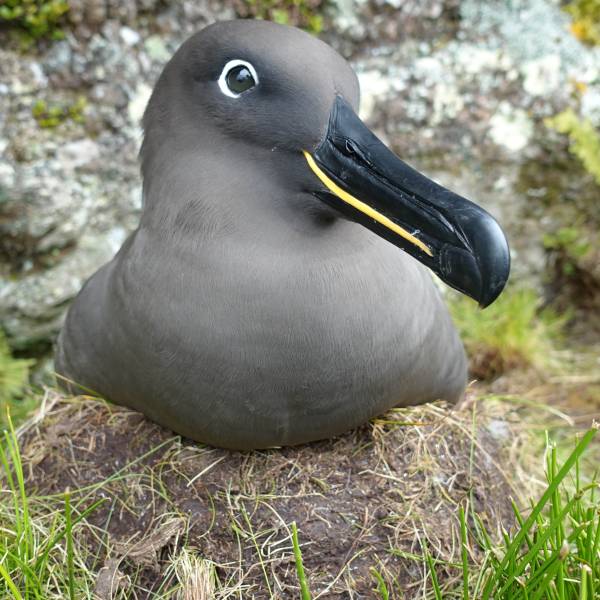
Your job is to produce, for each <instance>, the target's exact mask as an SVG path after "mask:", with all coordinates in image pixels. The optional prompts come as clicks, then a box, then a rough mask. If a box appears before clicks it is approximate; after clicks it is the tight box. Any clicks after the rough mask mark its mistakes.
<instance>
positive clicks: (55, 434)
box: [0, 393, 522, 600]
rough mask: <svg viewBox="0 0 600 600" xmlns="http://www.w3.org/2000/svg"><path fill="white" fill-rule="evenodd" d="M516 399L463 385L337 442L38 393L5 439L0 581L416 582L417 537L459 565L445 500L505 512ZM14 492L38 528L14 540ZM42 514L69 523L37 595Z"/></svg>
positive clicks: (83, 590) (362, 587)
mask: <svg viewBox="0 0 600 600" xmlns="http://www.w3.org/2000/svg"><path fill="white" fill-rule="evenodd" d="M511 410H512V409H511V408H509V407H507V406H506V405H505V404H502V403H498V402H494V401H490V402H486V403H483V404H481V405H479V403H478V402H477V401H475V400H472V402H471V403H470V404H467V405H466V406H465V407H464V408H463V409H461V410H451V409H449V407H446V406H444V405H429V406H423V407H414V408H408V409H402V410H400V409H398V410H395V411H391V412H390V413H388V414H387V415H386V416H385V417H384V418H381V419H376V420H375V421H373V422H372V423H371V424H369V425H367V426H365V427H363V428H361V429H359V430H357V431H354V432H351V433H349V434H347V435H345V436H341V437H340V438H338V439H336V440H329V441H324V442H320V443H316V444H310V445H306V446H300V447H297V448H285V449H279V450H270V451H262V452H250V453H242V452H229V451H224V450H217V449H214V448H209V447H204V446H201V445H197V444H190V443H188V442H186V441H185V440H181V439H180V438H179V437H178V436H173V435H172V434H171V433H170V432H168V431H165V430H163V429H161V428H160V427H158V426H157V425H155V424H153V423H150V422H148V421H146V420H145V419H143V418H141V416H140V415H138V414H137V413H133V412H131V411H128V410H125V409H122V408H118V407H112V406H109V405H107V404H106V403H104V402H102V401H99V400H97V399H87V398H77V399H68V398H63V397H61V396H59V395H57V394H52V393H50V394H49V397H48V399H47V401H46V403H45V406H44V408H43V411H42V412H41V413H40V414H39V415H38V417H37V418H36V419H34V420H31V421H29V422H27V423H25V424H24V425H23V426H22V427H21V428H20V430H19V431H18V432H17V434H15V435H16V437H15V439H14V441H13V442H11V444H12V445H11V446H6V444H5V446H6V447H10V448H12V449H13V453H14V452H17V451H18V452H19V458H18V459H17V457H16V455H15V456H14V457H13V456H12V455H7V461H6V464H5V465H4V469H5V471H6V473H5V478H6V477H9V475H8V473H14V472H17V471H18V472H22V473H23V476H22V486H21V487H20V485H19V483H18V482H19V479H18V478H15V476H14V475H13V479H14V481H15V485H14V486H13V487H14V489H13V488H10V486H8V488H9V492H8V493H7V494H6V495H5V497H4V498H3V500H2V502H1V503H0V536H2V541H1V544H2V548H3V549H4V550H3V553H2V554H1V555H0V556H5V555H7V553H11V554H13V555H15V556H21V558H20V559H19V560H20V562H16V561H15V560H14V559H13V558H10V560H7V559H3V560H2V561H1V563H2V565H3V567H4V569H5V574H6V575H7V576H8V577H0V597H5V596H8V597H11V595H13V593H12V591H11V588H10V585H11V584H12V585H13V586H15V587H16V589H17V590H18V591H19V593H20V594H21V596H22V597H23V598H37V597H41V598H48V599H52V598H69V596H70V594H71V593H74V594H75V597H77V598H92V597H94V598H99V599H100V600H104V599H111V600H113V599H119V600H121V599H125V598H132V599H133V598H135V599H138V598H140V599H141V598H153V599H157V600H160V599H162V598H164V599H165V600H166V598H185V599H188V598H189V599H190V600H191V599H194V600H195V599H196V598H204V597H210V598H215V599H217V600H218V599H226V598H238V599H239V598H257V599H262V598H298V597H303V598H307V597H311V598H314V599H316V598H328V597H336V596H339V595H340V594H362V595H365V596H366V597H373V595H374V594H379V595H380V596H381V597H382V598H385V597H389V598H397V597H400V596H399V593H400V592H399V590H400V589H401V590H402V594H403V597H405V598H413V597H421V596H420V595H421V594H422V593H423V590H426V589H428V584H427V581H428V579H427V576H426V575H427V571H426V569H427V565H426V564H425V562H417V563H416V562H415V561H414V560H413V559H412V558H411V556H412V555H415V556H423V548H425V547H427V548H428V549H429V550H430V553H431V555H432V557H433V558H432V560H433V562H434V564H435V565H436V566H437V567H439V569H441V571H440V573H439V579H440V585H441V586H443V587H447V586H450V585H452V582H453V581H457V580H458V579H457V575H456V573H455V567H454V566H453V565H456V564H458V562H457V561H459V560H460V559H459V556H460V540H459V536H458V534H457V531H458V527H459V521H458V513H457V507H458V506H460V505H461V504H462V503H464V502H465V501H466V500H467V499H468V498H469V497H470V496H471V495H473V498H474V510H476V512H477V514H478V515H480V518H481V520H482V522H483V523H486V524H487V525H488V526H489V527H491V528H492V529H493V527H494V525H493V524H494V523H497V522H506V519H507V518H509V516H510V510H511V508H510V502H509V501H508V496H509V495H510V494H513V495H515V494H517V495H518V490H517V489H516V488H514V484H515V482H514V481H513V480H512V479H511V477H510V466H509V465H510V453H511V452H513V451H514V452H518V450H517V448H516V447H517V446H519V445H521V444H522V439H521V438H520V437H519V435H518V434H517V431H518V428H519V427H520V425H519V422H518V420H517V419H516V417H513V416H511V414H510V413H511ZM498 423H503V425H502V426H498ZM498 431H500V433H499V434H498V433H497V432H498ZM492 432H496V433H492ZM498 435H499V437H498ZM17 441H18V445H17ZM15 465H21V466H20V467H19V468H18V469H17V471H15ZM66 488H69V490H70V491H69V495H68V501H66V497H65V493H64V490H65V489H66ZM21 489H22V490H23V492H21ZM23 495H24V497H25V498H26V506H27V510H28V511H29V522H30V523H31V527H30V529H31V530H32V531H34V532H35V535H34V538H35V540H37V541H34V543H33V545H31V544H29V545H28V547H29V548H30V550H28V551H27V552H25V553H24V554H22V555H18V553H17V551H16V550H15V543H16V540H17V539H20V537H22V536H21V534H20V533H18V532H15V531H13V530H12V529H11V525H10V524H11V523H12V522H13V521H14V516H15V508H14V507H13V502H14V500H15V498H16V499H21V498H22V497H23ZM20 502H21V501H20ZM21 504H23V503H22V502H21ZM21 504H19V506H21ZM20 510H21V509H20ZM53 520H56V525H54V528H55V531H60V532H61V533H63V532H64V534H63V535H62V537H59V538H58V539H57V541H56V542H55V543H53V545H52V546H51V549H50V550H49V552H48V561H47V566H48V569H47V571H48V570H49V571H50V573H51V574H48V573H46V571H44V572H43V573H42V572H40V571H37V572H36V577H37V578H38V579H39V580H40V582H42V585H41V586H40V587H39V589H40V590H41V591H39V595H36V594H34V593H33V592H32V591H31V590H33V587H31V586H32V584H30V583H29V582H28V581H27V577H28V575H29V571H28V570H27V569H28V568H29V569H30V570H31V565H32V564H33V565H35V564H36V561H38V559H39V551H38V549H39V548H41V547H42V545H43V544H50V541H48V540H52V538H53V536H52V535H49V531H50V530H51V529H52V523H53ZM69 520H70V525H68V522H69ZM293 522H296V523H297V524H298V525H297V530H296V533H295V528H294V526H293V525H291V524H292V523H293ZM7 531H8V532H10V533H6V532H7ZM69 532H70V533H69ZM36 536H38V537H36ZM68 536H70V537H68ZM25 537H27V536H25ZM54 537H56V536H54ZM43 547H44V548H46V547H47V546H43ZM300 549H301V550H302V552H301V553H300ZM69 557H70V558H69ZM300 564H302V569H304V572H305V574H306V576H305V579H304V580H302V579H298V569H299V565H300ZM24 566H26V568H25V569H24ZM375 573H376V574H375ZM9 581H10V582H11V583H10V584H9V583H8V582H9ZM36 585H37V584H36ZM28 586H29V587H28ZM71 590H73V592H71ZM378 590H379V591H378ZM386 593H387V596H386V595H385V594H386ZM307 594H309V595H308V596H307Z"/></svg>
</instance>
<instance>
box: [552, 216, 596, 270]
mask: <svg viewBox="0 0 600 600" xmlns="http://www.w3.org/2000/svg"><path fill="white" fill-rule="evenodd" d="M543 243H544V248H545V249H546V250H547V251H555V252H560V253H562V254H563V255H564V257H565V260H564V262H563V270H564V275H573V274H574V272H575V270H576V267H577V265H578V264H579V263H580V262H581V261H582V260H584V259H586V258H587V257H588V256H589V255H590V253H591V252H592V249H593V245H592V241H591V240H590V239H589V235H588V232H586V231H585V230H584V229H583V228H582V227H581V226H576V225H571V226H566V227H560V228H559V229H557V230H556V231H553V232H551V233H547V234H545V235H544V237H543Z"/></svg>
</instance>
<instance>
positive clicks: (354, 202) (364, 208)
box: [302, 150, 433, 256]
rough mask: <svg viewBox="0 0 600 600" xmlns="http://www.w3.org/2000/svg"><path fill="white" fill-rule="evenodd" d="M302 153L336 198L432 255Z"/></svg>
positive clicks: (416, 239) (409, 234) (410, 235)
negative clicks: (344, 188) (343, 187)
mask: <svg viewBox="0 0 600 600" xmlns="http://www.w3.org/2000/svg"><path fill="white" fill-rule="evenodd" d="M302 152H303V153H304V158H306V162H307V163H308V166H309V167H310V168H311V170H312V171H313V173H314V174H315V175H316V176H317V177H318V178H319V179H320V180H321V182H322V183H323V185H325V187H326V188H327V189H328V190H329V191H330V192H332V193H334V194H335V195H336V196H337V197H338V198H341V199H342V200H343V201H344V202H347V203H348V204H350V205H351V206H353V207H354V208H356V210H360V212H362V213H364V214H365V215H367V216H368V217H371V219H373V220H374V221H377V222H378V223H380V224H381V225H383V226H384V227H387V228H388V229H390V230H391V231H393V232H394V233H397V234H398V235H399V236H400V237H403V238H404V239H405V240H407V241H409V242H411V243H412V244H414V245H415V246H417V248H420V249H421V250H422V251H423V252H425V254H427V255H429V256H433V252H432V251H431V249H430V248H429V247H428V246H426V245H425V244H424V243H423V242H422V241H421V240H420V239H418V238H416V237H415V236H414V235H413V234H412V233H409V232H408V231H406V229H404V228H403V227H400V225H398V224H397V223H394V221H392V220H391V219H388V217H386V216H385V215H382V214H381V213H380V212H377V211H376V210H375V209H374V208H372V207H371V206H369V205H368V204H365V203H364V202H362V201H361V200H359V199H358V198H355V197H354V196H352V194H349V193H348V192H346V191H345V190H343V189H342V188H341V187H340V186H339V185H337V184H336V183H335V182H334V181H332V180H331V179H330V178H329V177H328V176H327V175H326V174H325V173H324V172H323V171H322V170H321V169H320V168H319V166H318V165H317V163H316V162H315V159H314V158H313V157H312V156H311V155H310V154H309V153H308V152H306V150H303V151H302Z"/></svg>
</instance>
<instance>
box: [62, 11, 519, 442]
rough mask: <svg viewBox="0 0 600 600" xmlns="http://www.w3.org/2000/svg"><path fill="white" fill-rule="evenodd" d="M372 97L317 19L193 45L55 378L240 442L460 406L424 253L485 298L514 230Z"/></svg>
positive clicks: (458, 356)
mask: <svg viewBox="0 0 600 600" xmlns="http://www.w3.org/2000/svg"><path fill="white" fill-rule="evenodd" d="M358 103H359V86H358V81H357V78H356V75H355V74H354V72H353V71H352V69H351V67H350V66H349V65H348V63H347V62H346V61H345V60H344V59H343V58H342V57H341V56H339V55H338V54H337V53H336V52H335V51H334V50H333V49H332V48H330V47H329V46H327V45H326V44H325V43H323V42H321V41H319V40H318V39H315V38H313V37H311V36H310V35H308V34H307V33H304V32H302V31H300V30H298V29H294V28H291V27H285V26H281V25H276V24H273V23H268V22H264V21H231V22H221V23H217V24H214V25H211V26H209V27H207V28H205V29H203V30H202V31H200V32H199V33H197V34H195V35H194V36H192V37H191V38H190V39H188V40H187V41H186V42H185V43H184V44H183V45H182V46H181V47H180V48H179V50H178V51H177V52H176V53H175V55H174V56H173V58H172V59H171V60H170V61H169V63H168V64H167V65H166V67H165V68H164V71H163V72H162V74H161V76H160V78H159V80H158V83H157V84H156V87H155V89H154V92H153V94H152V97H151V99H150V101H149V104H148V107H147V109H146V112H145V115H144V121H143V124H144V130H145V136H144V141H143V146H142V150H141V168H142V175H143V180H144V186H143V209H142V214H141V219H140V224H139V226H138V228H137V229H136V230H135V231H134V232H133V233H132V234H131V235H130V236H129V238H128V239H127V240H126V242H125V243H124V244H123V247H122V248H121V249H120V250H119V252H118V253H117V255H116V256H115V257H114V259H113V260H112V261H110V262H109V263H108V264H106V265H105V266H103V267H102V268H101V269H100V270H99V271H97V272H96V273H95V274H94V275H93V276H92V277H91V278H90V279H89V280H88V281H87V283H86V284H85V286H84V287H83V289H82V290H81V292H80V293H79V295H78V296H77V298H76V299H75V301H74V302H73V304H72V305H71V307H70V310H69V311H68V315H67V318H66V322H65V325H64V327H63V330H62V332H61V334H60V336H59V340H58V344H57V351H56V370H57V373H59V374H60V375H62V376H63V377H64V378H66V379H68V380H71V381H72V382H75V383H77V384H79V385H80V386H82V387H83V388H86V389H91V390H94V391H95V392H96V393H98V394H100V395H102V396H104V397H106V398H107V399H109V400H111V401H113V402H116V403H118V404H123V405H126V406H129V407H132V408H134V409H137V410H139V411H141V412H143V413H145V414H146V415H147V416H148V417H149V418H151V419H153V420H154V421H156V422H158V423H160V424H162V425H165V426H167V427H169V428H171V429H173V430H174V431H176V432H178V433H180V434H183V435H185V436H187V437H190V438H193V439H195V440H198V441H201V442H206V443H209V444H212V445H215V446H222V447H228V448H237V449H249V448H266V447H271V446H280V445H289V444H298V443H302V442H308V441H311V440H317V439H321V438H326V437H329V436H332V435H335V434H339V433H341V432H344V431H345V430H348V429H350V428H352V427H355V426H357V425H359V424H361V423H363V422H365V421H366V420H368V419H369V418H371V417H373V416H375V415H377V414H380V413H382V412H384V411H386V410H387V409H389V408H391V407H394V406H405V405H411V404H419V403H423V402H427V401H431V400H435V399H438V398H441V399H446V400H448V401H454V400H456V399H457V398H458V397H459V396H460V395H461V393H462V392H463V390H464V388H465V383H466V377H467V371H466V360H465V355H464V350H463V346H462V344H461V341H460V339H459V337H458V335H457V332H456V330H455V328H454V326H453V324H452V321H451V319H450V317H449V315H448V312H447V309H446V306H445V305H444V302H443V301H442V299H441V297H440V294H439V293H438V290H437V288H436V286H435V285H434V283H433V280H432V278H431V276H430V273H429V272H428V270H427V269H426V268H425V267H428V268H429V269H431V270H432V271H433V272H435V273H436V274H437V275H438V276H439V277H440V278H441V279H442V280H443V281H445V282H446V283H447V284H449V285H450V286H452V287H454V288H456V289H458V290H460V291H461V292H463V293H465V294H467V295H469V296H471V297H472V298H474V299H475V300H476V301H477V302H478V303H479V304H480V305H481V306H485V305H487V304H489V303H490V302H492V301H493V300H494V299H495V298H496V297H497V296H498V294H499V293H500V292H501V291H502V288H503V286H504V284H505V282H506V279H507V277H508V271H509V253H508V246H507V243H506V239H505V237H504V234H503V233H502V231H501V229H500V227H499V226H498V224H497V223H496V221H494V219H493V218H492V217H491V216H490V215H489V214H488V213H487V212H485V211H484V210H483V209H481V208H479V207H478V206H476V205H475V204H473V203H471V202H469V201H468V200H466V199H464V198H462V197H460V196H458V195H456V194H454V193H452V192H451V191H449V190H447V189H444V188H443V187H441V186H439V185H437V184H436V183H434V182H432V181H430V180H429V179H427V178H426V177H425V176H423V175H421V174H419V173H418V172H417V171H415V170H414V169H412V168H411V167H409V166H408V165H407V164H405V163H404V162H402V161H401V160H400V159H399V158H397V157H396V156H395V155H394V154H393V153H392V152H391V151H390V150H388V149H387V148H386V146H385V145H384V144H383V143H382V142H380V141H379V140H378V139H377V138H376V137H375V136H374V135H373V133H371V132H370V131H369V129H368V128H367V127H366V126H365V125H364V124H363V123H362V121H361V120H360V119H359V118H358V117H357V115H356V111H357V107H358ZM71 388H72V389H81V388H75V387H74V386H73V385H71Z"/></svg>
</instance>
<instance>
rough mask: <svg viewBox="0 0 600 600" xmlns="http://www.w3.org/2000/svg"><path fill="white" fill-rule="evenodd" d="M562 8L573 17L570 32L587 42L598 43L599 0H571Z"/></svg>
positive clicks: (599, 32) (599, 33)
mask: <svg viewBox="0 0 600 600" xmlns="http://www.w3.org/2000/svg"><path fill="white" fill-rule="evenodd" d="M564 9H565V10H566V11H567V12H568V13H569V14H570V15H571V16H572V17H573V23H572V24H571V32H572V33H573V35H574V36H575V37H576V38H577V39H579V40H581V41H582V42H585V43H587V44H592V45H597V44H600V0H573V2H569V4H567V5H566V6H565V7H564Z"/></svg>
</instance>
